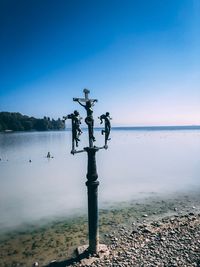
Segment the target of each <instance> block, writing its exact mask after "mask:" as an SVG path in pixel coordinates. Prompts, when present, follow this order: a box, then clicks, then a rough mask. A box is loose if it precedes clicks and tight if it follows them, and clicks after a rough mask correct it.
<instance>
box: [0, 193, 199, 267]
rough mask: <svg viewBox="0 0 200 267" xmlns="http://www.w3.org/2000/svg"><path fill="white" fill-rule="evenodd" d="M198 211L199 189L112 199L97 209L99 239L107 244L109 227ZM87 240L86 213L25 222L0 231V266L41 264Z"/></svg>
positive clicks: (68, 254)
mask: <svg viewBox="0 0 200 267" xmlns="http://www.w3.org/2000/svg"><path fill="white" fill-rule="evenodd" d="M191 212H192V213H194V214H198V213H200V190H196V191H190V192H187V193H177V194H171V195H169V194H168V195H166V196H157V195H154V194H152V196H150V197H147V198H143V199H140V200H134V201H131V202H123V203H115V204H112V205H110V206H109V207H106V208H105V209H100V210H99V232H100V242H101V243H105V244H108V245H110V244H111V242H112V240H111V239H110V237H109V234H110V233H111V232H113V229H116V230H117V229H120V228H121V227H126V229H127V230H129V229H131V227H132V225H133V223H144V222H145V223H149V222H152V221H155V220H160V219H162V218H164V217H166V216H167V217H169V218H170V217H171V216H174V215H181V216H182V215H185V214H188V213H191ZM83 244H87V216H86V215H82V216H76V217H73V218H68V217H66V218H59V219H56V220H54V221H51V222H49V223H45V224H42V225H41V226H39V225H27V226H24V227H22V228H19V229H17V230H15V231H10V232H8V233H4V234H1V235H0V266H1V267H15V266H16V267H17V266H18V267H19V266H20V267H22V266H23V267H25V266H26V267H29V266H30V267H31V266H32V264H33V263H34V262H38V263H39V266H45V265H47V264H48V263H49V262H51V261H53V260H57V261H63V260H66V259H69V258H71V257H73V256H75V255H74V251H75V249H76V248H77V247H78V246H79V245H83Z"/></svg>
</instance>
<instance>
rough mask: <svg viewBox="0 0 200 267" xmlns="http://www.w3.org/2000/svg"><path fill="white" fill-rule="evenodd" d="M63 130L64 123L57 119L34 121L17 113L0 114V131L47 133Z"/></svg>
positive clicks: (46, 118)
mask: <svg viewBox="0 0 200 267" xmlns="http://www.w3.org/2000/svg"><path fill="white" fill-rule="evenodd" d="M64 128H65V123H64V122H63V121H62V120H61V119H60V118H58V119H57V120H54V119H50V118H49V117H44V118H43V119H36V118H34V117H29V116H26V115H22V114H21V113H19V112H0V131H6V130H12V131H31V130H36V131H48V130H60V129H64Z"/></svg>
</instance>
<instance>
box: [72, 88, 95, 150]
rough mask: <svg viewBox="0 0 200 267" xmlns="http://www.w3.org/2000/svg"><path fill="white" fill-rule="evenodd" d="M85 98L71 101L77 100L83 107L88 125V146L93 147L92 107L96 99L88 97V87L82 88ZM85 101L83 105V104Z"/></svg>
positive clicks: (75, 99)
mask: <svg viewBox="0 0 200 267" xmlns="http://www.w3.org/2000/svg"><path fill="white" fill-rule="evenodd" d="M83 92H84V94H85V98H73V101H77V102H78V103H79V104H80V105H81V106H82V107H84V108H85V110H86V112H87V117H86V118H85V123H86V124H87V126H88V134H89V147H93V142H95V141H96V140H95V137H94V119H93V109H92V107H93V106H94V103H95V102H97V101H98V100H97V99H89V97H88V95H89V93H90V91H89V90H88V89H84V90H83ZM83 103H85V105H84V104H83Z"/></svg>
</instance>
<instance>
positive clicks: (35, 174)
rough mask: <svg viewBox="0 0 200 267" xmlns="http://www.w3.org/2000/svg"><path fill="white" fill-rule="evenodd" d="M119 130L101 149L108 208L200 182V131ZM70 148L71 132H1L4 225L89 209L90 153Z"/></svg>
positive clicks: (0, 223)
mask: <svg viewBox="0 0 200 267" xmlns="http://www.w3.org/2000/svg"><path fill="white" fill-rule="evenodd" d="M95 135H96V139H97V142H96V145H99V146H101V145H103V137H102V136H101V133H100V131H96V132H95ZM111 137H112V140H111V141H110V143H109V149H108V150H100V151H99V152H98V153H97V170H98V175H99V181H100V186H99V203H100V207H104V206H106V205H109V204H110V203H112V202H117V201H129V200H132V199H135V198H138V197H144V196H147V195H148V194H153V193H154V194H165V193H168V192H170V193H171V192H177V191H187V190H190V189H193V188H197V187H200V130H198V129H196V130H191V129H190V130H184V129H182V130H180V129H179V130H170V129H165V130H163V129H162V130H159V129H158V130H156V131H155V130H153V129H151V128H147V129H145V128H143V129H140V130H138V129H137V130H133V129H123V128H122V129H113V130H112V134H111ZM82 139H83V140H82V141H81V143H80V147H82V146H83V147H84V146H87V142H86V140H87V135H86V133H83V136H82ZM70 150H71V132H70V131H59V132H31V133H9V134H0V158H1V161H0V231H2V230H4V229H6V228H7V229H9V228H10V227H16V226H18V225H21V224H23V223H30V222H33V221H34V222H35V221H39V220H43V219H50V218H53V217H56V216H66V215H71V214H74V213H76V212H86V210H87V188H86V186H85V181H86V170H87V154H86V153H81V154H76V155H74V156H73V155H71V154H70ZM48 151H50V153H51V154H52V156H53V158H51V159H47V158H46V155H47V152H48ZM29 160H31V162H29Z"/></svg>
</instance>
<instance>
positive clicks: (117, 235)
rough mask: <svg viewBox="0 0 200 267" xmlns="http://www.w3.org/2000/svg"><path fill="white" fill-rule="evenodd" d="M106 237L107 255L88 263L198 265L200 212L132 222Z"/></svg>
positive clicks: (139, 266)
mask: <svg viewBox="0 0 200 267" xmlns="http://www.w3.org/2000/svg"><path fill="white" fill-rule="evenodd" d="M108 237H109V238H110V240H111V244H110V246H109V249H110V255H109V256H107V257H105V258H104V259H99V260H97V261H96V262H94V263H92V265H90V266H98V267H104V266H107V267H111V266H112V267H125V266H134V267H142V266H152V267H153V266H163V267H164V266H166V267H172V266H174V267H175V266H180V267H186V266H188V267H189V266H200V214H194V213H189V214H186V215H181V216H172V217H166V218H163V219H161V220H158V221H152V222H151V223H133V224H132V229H131V230H130V229H127V228H126V227H121V228H120V229H117V231H114V232H112V233H111V234H109V235H108ZM70 266H87V265H83V264H81V263H76V264H74V265H70Z"/></svg>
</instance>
